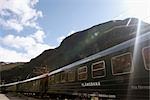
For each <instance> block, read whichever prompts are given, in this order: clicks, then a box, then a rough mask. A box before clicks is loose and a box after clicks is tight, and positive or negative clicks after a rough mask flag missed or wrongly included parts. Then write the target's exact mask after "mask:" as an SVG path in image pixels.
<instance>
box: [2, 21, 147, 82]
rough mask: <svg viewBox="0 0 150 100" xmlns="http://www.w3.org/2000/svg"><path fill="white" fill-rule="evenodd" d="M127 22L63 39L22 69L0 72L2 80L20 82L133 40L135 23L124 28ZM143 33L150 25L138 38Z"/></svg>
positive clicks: (94, 28) (95, 27)
mask: <svg viewBox="0 0 150 100" xmlns="http://www.w3.org/2000/svg"><path fill="white" fill-rule="evenodd" d="M129 20H130V19H125V20H116V21H109V22H106V23H102V24H99V25H96V26H93V27H91V28H89V29H87V30H83V31H80V32H76V33H74V34H72V35H70V36H68V37H66V38H65V39H64V40H63V41H62V43H61V44H60V46H59V47H57V48H55V49H50V50H46V51H44V52H43V53H42V54H40V55H39V56H38V57H36V58H34V59H32V60H31V61H30V62H28V63H26V64H25V65H24V66H22V67H18V68H15V69H12V70H9V71H7V72H6V71H5V72H3V73H2V76H3V78H4V79H5V80H8V79H7V77H8V76H7V74H8V73H9V74H11V73H14V75H13V76H16V75H17V76H19V77H20V79H26V78H29V77H33V76H35V75H37V73H36V74H35V73H33V70H35V69H36V70H37V69H41V67H45V66H46V67H47V68H48V71H51V70H54V69H57V68H60V67H63V66H65V65H68V64H71V63H73V62H75V61H78V60H80V59H83V58H85V57H87V56H90V55H92V54H95V53H97V52H100V51H102V50H104V49H107V48H109V47H111V46H114V45H117V44H118V43H121V42H123V41H126V40H128V39H130V38H133V37H135V36H136V31H137V25H138V20H137V19H135V18H132V19H131V21H130V23H129V24H128V25H127V23H128V22H129ZM146 31H150V25H149V24H147V23H144V22H142V23H141V34H143V33H144V32H146ZM16 71H17V72H19V73H15V72H16ZM39 74H41V73H39ZM9 79H10V78H9ZM12 79H15V78H12ZM11 81H12V80H11Z"/></svg>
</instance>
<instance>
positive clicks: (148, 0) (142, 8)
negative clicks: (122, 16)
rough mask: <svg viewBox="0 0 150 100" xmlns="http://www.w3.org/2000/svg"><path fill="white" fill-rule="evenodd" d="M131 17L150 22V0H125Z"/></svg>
mask: <svg viewBox="0 0 150 100" xmlns="http://www.w3.org/2000/svg"><path fill="white" fill-rule="evenodd" d="M124 2H125V5H126V8H127V9H128V11H127V13H128V16H130V17H136V18H139V19H141V20H143V21H145V22H147V23H150V0H124Z"/></svg>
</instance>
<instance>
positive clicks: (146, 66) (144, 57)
mask: <svg viewBox="0 0 150 100" xmlns="http://www.w3.org/2000/svg"><path fill="white" fill-rule="evenodd" d="M147 48H150V46H146V47H143V48H142V57H143V61H144V67H145V69H146V70H150V68H147V66H146V61H145V57H144V50H145V49H147Z"/></svg>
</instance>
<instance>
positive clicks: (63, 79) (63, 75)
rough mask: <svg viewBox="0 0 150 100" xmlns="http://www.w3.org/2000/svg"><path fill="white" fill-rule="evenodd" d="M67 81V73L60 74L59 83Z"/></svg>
mask: <svg viewBox="0 0 150 100" xmlns="http://www.w3.org/2000/svg"><path fill="white" fill-rule="evenodd" d="M66 81H67V73H66V72H62V73H61V82H66Z"/></svg>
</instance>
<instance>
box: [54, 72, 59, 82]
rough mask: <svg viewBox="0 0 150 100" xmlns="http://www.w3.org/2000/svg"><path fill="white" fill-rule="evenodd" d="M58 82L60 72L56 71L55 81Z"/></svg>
mask: <svg viewBox="0 0 150 100" xmlns="http://www.w3.org/2000/svg"><path fill="white" fill-rule="evenodd" d="M59 82H60V74H59V73H57V74H56V75H55V83H59Z"/></svg>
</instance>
